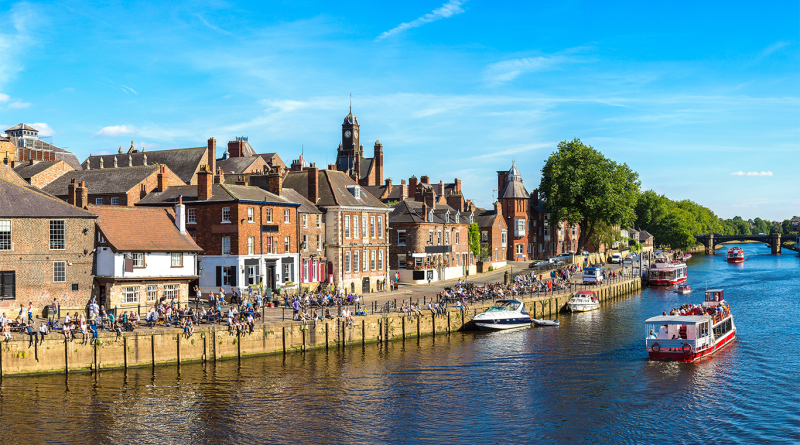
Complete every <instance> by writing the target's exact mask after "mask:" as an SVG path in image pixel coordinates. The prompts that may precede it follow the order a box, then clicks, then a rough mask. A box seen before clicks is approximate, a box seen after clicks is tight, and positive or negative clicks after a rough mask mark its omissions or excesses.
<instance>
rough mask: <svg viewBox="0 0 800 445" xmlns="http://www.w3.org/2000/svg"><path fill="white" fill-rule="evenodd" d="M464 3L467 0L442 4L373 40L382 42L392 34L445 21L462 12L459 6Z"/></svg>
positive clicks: (452, 0)
mask: <svg viewBox="0 0 800 445" xmlns="http://www.w3.org/2000/svg"><path fill="white" fill-rule="evenodd" d="M466 1H467V0H450V1H449V2H447V3H445V4H443V5H442V6H441V7H440V8H438V9H434V10H433V11H431V12H429V13H428V14H425V15H423V16H422V17H420V18H418V19H416V20H412V21H410V22H406V23H401V24H399V25H397V26H396V27H394V28H392V29H390V30H388V31H386V32H384V33H383V34H381V35H379V36H378V37H377V38H376V39H375V40H382V39H385V38H387V37H389V36H392V35H394V34H399V33H401V32H403V31H405V30H407V29H411V28H417V27H419V26H422V25H425V24H428V23H431V22H435V21H437V20H440V19H446V18H448V17H452V16H454V15H456V14H461V13H462V12H464V8H462V7H461V5H463V4H464V3H466Z"/></svg>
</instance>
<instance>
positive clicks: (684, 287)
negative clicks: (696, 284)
mask: <svg viewBox="0 0 800 445" xmlns="http://www.w3.org/2000/svg"><path fill="white" fill-rule="evenodd" d="M675 293H676V294H681V295H686V294H691V293H692V288H691V287H689V285H688V284H679V285H678V288H677V289H675Z"/></svg>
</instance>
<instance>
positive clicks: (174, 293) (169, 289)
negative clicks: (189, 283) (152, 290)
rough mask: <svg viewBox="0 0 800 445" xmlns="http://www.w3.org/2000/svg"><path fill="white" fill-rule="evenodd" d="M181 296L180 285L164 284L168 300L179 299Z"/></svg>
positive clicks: (165, 296) (165, 295)
mask: <svg viewBox="0 0 800 445" xmlns="http://www.w3.org/2000/svg"><path fill="white" fill-rule="evenodd" d="M180 296H181V291H180V287H179V286H178V285H177V284H165V285H164V298H166V299H167V300H175V301H179V300H180Z"/></svg>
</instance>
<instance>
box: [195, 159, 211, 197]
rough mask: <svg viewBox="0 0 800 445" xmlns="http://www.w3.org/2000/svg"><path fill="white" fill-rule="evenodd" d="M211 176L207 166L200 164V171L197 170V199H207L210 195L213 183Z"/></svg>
mask: <svg viewBox="0 0 800 445" xmlns="http://www.w3.org/2000/svg"><path fill="white" fill-rule="evenodd" d="M211 176H212V175H211V172H210V171H208V166H207V165H201V166H200V171H199V172H197V199H198V200H199V201H208V198H210V197H211V186H212V185H213V183H214V180H213V178H212V177H211Z"/></svg>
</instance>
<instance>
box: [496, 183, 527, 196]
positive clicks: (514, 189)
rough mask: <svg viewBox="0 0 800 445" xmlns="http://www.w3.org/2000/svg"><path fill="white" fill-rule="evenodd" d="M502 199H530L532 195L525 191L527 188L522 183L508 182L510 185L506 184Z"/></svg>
mask: <svg viewBox="0 0 800 445" xmlns="http://www.w3.org/2000/svg"><path fill="white" fill-rule="evenodd" d="M500 197H501V198H524V199H528V198H530V197H531V194H530V193H528V191H527V190H525V186H524V185H522V181H508V184H506V187H505V188H504V189H503V193H501V194H500Z"/></svg>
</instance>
